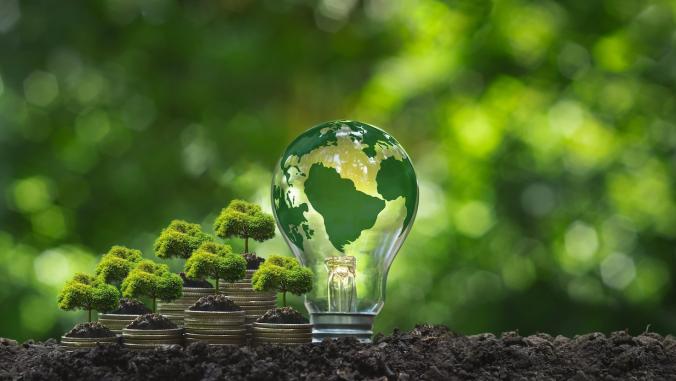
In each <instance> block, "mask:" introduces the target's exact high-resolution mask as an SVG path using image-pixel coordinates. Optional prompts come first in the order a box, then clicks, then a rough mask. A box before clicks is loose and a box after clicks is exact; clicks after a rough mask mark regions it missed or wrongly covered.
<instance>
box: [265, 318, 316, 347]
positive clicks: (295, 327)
mask: <svg viewBox="0 0 676 381" xmlns="http://www.w3.org/2000/svg"><path fill="white" fill-rule="evenodd" d="M253 336H254V342H255V343H256V344H307V343H311V342H312V324H276V323H275V324H273V323H253Z"/></svg>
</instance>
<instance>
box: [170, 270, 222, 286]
mask: <svg viewBox="0 0 676 381" xmlns="http://www.w3.org/2000/svg"><path fill="white" fill-rule="evenodd" d="M178 275H180V276H181V279H183V287H194V288H214V286H213V285H212V284H211V283H209V281H207V280H204V279H192V278H188V277H187V276H185V273H180V274H178Z"/></svg>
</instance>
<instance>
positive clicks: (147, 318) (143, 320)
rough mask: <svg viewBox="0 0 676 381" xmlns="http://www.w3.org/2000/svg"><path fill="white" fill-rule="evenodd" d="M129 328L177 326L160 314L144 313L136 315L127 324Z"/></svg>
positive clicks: (172, 327) (170, 327) (166, 327)
mask: <svg viewBox="0 0 676 381" xmlns="http://www.w3.org/2000/svg"><path fill="white" fill-rule="evenodd" d="M127 328H129V329H174V328H178V327H177V326H176V324H174V323H172V322H171V320H169V319H167V318H166V317H164V316H162V315H160V314H145V315H141V316H139V317H137V318H136V319H134V321H132V322H131V323H129V325H128V326H127Z"/></svg>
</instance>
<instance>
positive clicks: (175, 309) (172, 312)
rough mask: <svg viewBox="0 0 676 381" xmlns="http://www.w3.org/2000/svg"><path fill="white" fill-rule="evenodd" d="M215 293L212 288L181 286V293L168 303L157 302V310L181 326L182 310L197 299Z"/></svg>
mask: <svg viewBox="0 0 676 381" xmlns="http://www.w3.org/2000/svg"><path fill="white" fill-rule="evenodd" d="M213 293H215V290H214V289H213V288H197V287H183V295H181V297H180V298H178V299H176V300H174V301H173V302H170V303H163V302H160V303H157V312H158V313H160V314H162V315H164V316H165V317H166V318H167V319H169V320H171V321H172V322H173V323H174V324H176V325H177V326H179V327H182V326H183V311H185V310H187V309H188V308H190V306H192V305H193V304H195V302H196V301H197V299H199V298H201V297H203V296H206V295H211V294H213Z"/></svg>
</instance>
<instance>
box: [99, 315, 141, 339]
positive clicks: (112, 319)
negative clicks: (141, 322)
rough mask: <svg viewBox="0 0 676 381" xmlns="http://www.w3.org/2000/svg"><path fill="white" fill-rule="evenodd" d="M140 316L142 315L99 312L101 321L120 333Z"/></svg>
mask: <svg viewBox="0 0 676 381" xmlns="http://www.w3.org/2000/svg"><path fill="white" fill-rule="evenodd" d="M139 316H141V315H118V314H99V323H101V324H103V325H105V326H106V327H108V329H110V330H111V331H113V332H114V333H116V334H118V335H120V334H122V328H125V327H126V326H128V325H129V324H130V323H131V322H133V321H134V319H136V318H137V317H139Z"/></svg>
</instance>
